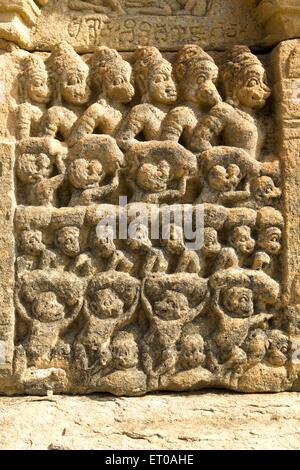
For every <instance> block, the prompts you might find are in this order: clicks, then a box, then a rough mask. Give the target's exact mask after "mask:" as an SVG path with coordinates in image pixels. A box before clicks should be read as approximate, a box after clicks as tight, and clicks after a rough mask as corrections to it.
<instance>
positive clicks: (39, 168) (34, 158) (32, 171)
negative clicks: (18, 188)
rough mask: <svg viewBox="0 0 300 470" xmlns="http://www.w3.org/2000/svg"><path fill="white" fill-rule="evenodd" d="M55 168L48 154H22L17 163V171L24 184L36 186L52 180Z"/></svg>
mask: <svg viewBox="0 0 300 470" xmlns="http://www.w3.org/2000/svg"><path fill="white" fill-rule="evenodd" d="M53 169H54V166H53V164H52V162H51V159H50V158H49V156H48V155H47V154H46V153H43V152H41V153H22V154H21V155H19V157H18V159H17V163H16V171H17V175H18V177H19V179H20V180H21V181H22V182H23V183H29V184H34V183H38V182H39V181H42V180H43V179H47V178H50V177H51V175H52V173H53Z"/></svg>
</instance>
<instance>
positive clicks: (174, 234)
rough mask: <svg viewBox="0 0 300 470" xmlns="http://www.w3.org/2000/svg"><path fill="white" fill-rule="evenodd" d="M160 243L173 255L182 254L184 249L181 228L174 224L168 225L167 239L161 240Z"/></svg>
mask: <svg viewBox="0 0 300 470" xmlns="http://www.w3.org/2000/svg"><path fill="white" fill-rule="evenodd" d="M162 243H163V244H164V245H165V246H166V248H167V250H168V251H169V252H170V253H172V254H174V255H180V254H181V253H183V252H184V251H185V248H186V247H185V237H184V234H183V229H182V227H180V226H179V225H176V224H170V232H169V237H168V239H167V240H164V239H163V240H162Z"/></svg>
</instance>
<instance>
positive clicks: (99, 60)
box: [91, 46, 134, 103]
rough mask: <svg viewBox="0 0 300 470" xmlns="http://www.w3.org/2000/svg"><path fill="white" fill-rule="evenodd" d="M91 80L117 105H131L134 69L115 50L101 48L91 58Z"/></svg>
mask: <svg viewBox="0 0 300 470" xmlns="http://www.w3.org/2000/svg"><path fill="white" fill-rule="evenodd" d="M91 80H92V83H93V84H94V85H95V87H96V88H98V90H99V92H100V93H101V94H103V96H104V97H105V98H107V99H109V100H111V101H115V102H117V103H129V101H131V100H132V98H133V96H134V88H133V86H132V83H131V81H132V68H131V66H130V64H129V63H128V62H127V61H126V60H123V59H122V57H121V55H120V54H119V53H118V52H117V51H116V50H114V49H109V48H108V47H105V46H103V47H99V49H98V50H97V51H96V52H95V53H94V54H93V56H92V58H91Z"/></svg>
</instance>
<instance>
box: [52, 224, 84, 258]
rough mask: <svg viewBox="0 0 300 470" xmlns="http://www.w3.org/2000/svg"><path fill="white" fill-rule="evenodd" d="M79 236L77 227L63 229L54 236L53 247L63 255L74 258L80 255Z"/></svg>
mask: <svg viewBox="0 0 300 470" xmlns="http://www.w3.org/2000/svg"><path fill="white" fill-rule="evenodd" d="M79 236H80V231H79V228H78V227H63V228H61V229H59V230H57V232H56V234H55V245H56V246H57V248H58V249H59V250H60V251H61V252H62V253H63V254H64V255H66V256H69V257H70V258H74V257H76V256H77V255H79V254H80V243H79Z"/></svg>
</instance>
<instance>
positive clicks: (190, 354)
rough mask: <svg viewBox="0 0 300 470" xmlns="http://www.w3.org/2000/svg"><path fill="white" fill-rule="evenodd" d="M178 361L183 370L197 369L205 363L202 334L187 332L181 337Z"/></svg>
mask: <svg viewBox="0 0 300 470" xmlns="http://www.w3.org/2000/svg"><path fill="white" fill-rule="evenodd" d="M178 362H179V366H180V368H181V369H182V370H189V369H195V368H196V367H199V366H202V365H203V363H204V362H205V354H204V341H203V338H202V336H200V335H199V334H187V335H183V336H182V337H181V339H180V344H179V358H178Z"/></svg>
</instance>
